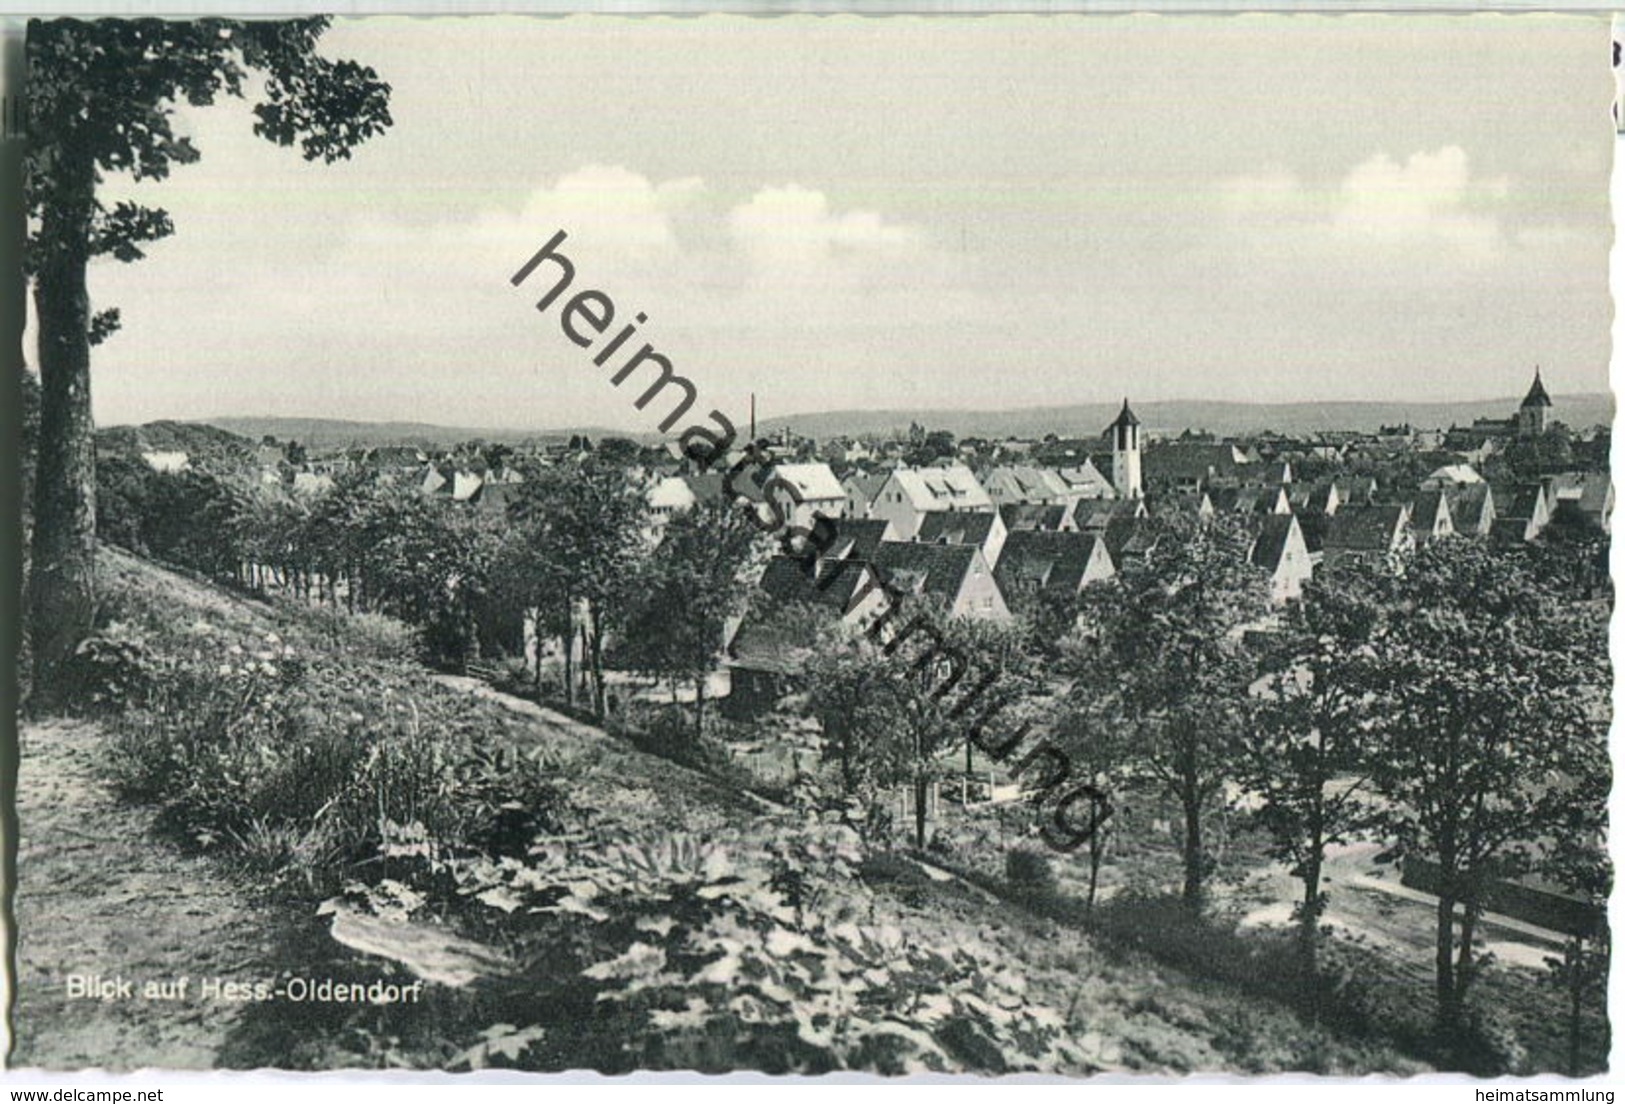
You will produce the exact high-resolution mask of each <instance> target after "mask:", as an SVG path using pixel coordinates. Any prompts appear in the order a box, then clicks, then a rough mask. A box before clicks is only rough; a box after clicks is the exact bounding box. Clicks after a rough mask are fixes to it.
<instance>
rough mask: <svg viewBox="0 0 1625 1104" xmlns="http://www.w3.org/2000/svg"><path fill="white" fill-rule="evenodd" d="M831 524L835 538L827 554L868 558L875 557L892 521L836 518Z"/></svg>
mask: <svg viewBox="0 0 1625 1104" xmlns="http://www.w3.org/2000/svg"><path fill="white" fill-rule="evenodd" d="M928 516H929V517H936V516H937V515H935V514H931V515H928ZM830 524H831V525H833V526H835V539H834V540H833V541H831V542H830V545H829V547H828V548H827V549H826V550H825V555H827V556H829V557H830V558H832V559H837V560H848V559H852V560H868V559H873V558H874V554H875V549H876V548H877V547H878V546H879V545H880V542H881V541H882V540H884V539H885V536H886V529H887V527H888V526H889V525H890V524H891V522H889V521H887V520H886V519H885V518H835V519H832V520H831V521H830Z"/></svg>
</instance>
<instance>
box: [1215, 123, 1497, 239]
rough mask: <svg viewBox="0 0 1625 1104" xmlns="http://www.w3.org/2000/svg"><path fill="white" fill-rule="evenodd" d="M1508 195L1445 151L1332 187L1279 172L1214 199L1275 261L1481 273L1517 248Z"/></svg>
mask: <svg viewBox="0 0 1625 1104" xmlns="http://www.w3.org/2000/svg"><path fill="white" fill-rule="evenodd" d="M1511 191H1512V187H1511V183H1510V181H1508V180H1507V179H1506V178H1505V177H1493V178H1487V179H1478V178H1475V177H1474V176H1473V173H1472V168H1471V165H1470V163H1469V160H1468V156H1467V153H1466V151H1465V150H1463V149H1462V148H1461V147H1459V146H1444V147H1442V148H1441V149H1439V150H1436V151H1433V152H1427V151H1419V152H1416V153H1412V154H1410V155H1409V156H1408V157H1407V158H1406V159H1405V160H1404V161H1403V162H1400V161H1396V160H1395V159H1394V158H1393V157H1391V156H1389V155H1388V154H1386V153H1378V154H1376V155H1374V156H1372V157H1370V158H1368V159H1367V160H1365V161H1362V162H1360V163H1359V164H1358V165H1355V166H1354V167H1353V168H1352V169H1350V170H1349V171H1348V172H1347V173H1346V174H1345V175H1344V176H1343V177H1342V179H1341V180H1339V181H1337V182H1336V183H1335V184H1334V185H1332V186H1329V187H1326V186H1322V187H1318V188H1317V187H1315V186H1314V185H1311V184H1307V183H1305V182H1304V181H1303V179H1302V178H1301V177H1299V176H1298V175H1297V174H1296V173H1294V172H1292V171H1290V170H1288V169H1285V168H1280V167H1272V168H1269V169H1266V170H1264V171H1262V172H1260V173H1257V174H1253V175H1247V176H1239V177H1232V178H1230V179H1228V180H1224V181H1221V182H1220V184H1219V185H1218V187H1217V189H1216V196H1217V200H1218V206H1219V209H1220V210H1221V212H1222V213H1223V215H1224V216H1225V218H1226V220H1227V221H1228V223H1229V225H1230V227H1231V228H1232V229H1236V230H1240V231H1242V232H1253V233H1257V234H1258V235H1260V236H1261V238H1262V239H1264V242H1263V244H1264V245H1266V247H1267V248H1269V249H1271V250H1272V251H1275V252H1280V251H1283V250H1284V251H1288V252H1293V253H1301V252H1304V251H1323V252H1332V253H1335V254H1337V255H1339V256H1340V257H1341V258H1343V259H1346V260H1353V261H1358V260H1360V259H1361V257H1362V255H1366V256H1376V257H1378V258H1380V259H1384V260H1387V261H1392V260H1393V259H1394V257H1395V255H1396V254H1406V255H1413V256H1425V257H1427V258H1429V259H1431V260H1433V261H1435V262H1439V261H1446V260H1454V261H1457V262H1463V263H1468V264H1483V263H1489V262H1494V261H1497V260H1499V259H1501V258H1502V257H1503V256H1504V255H1505V254H1506V252H1507V250H1508V248H1509V246H1510V245H1511V244H1512V239H1511V238H1510V237H1509V235H1508V233H1507V231H1506V229H1505V227H1504V226H1503V223H1502V218H1501V215H1502V212H1503V211H1504V209H1505V208H1506V206H1507V200H1508V197H1509V195H1510V194H1511Z"/></svg>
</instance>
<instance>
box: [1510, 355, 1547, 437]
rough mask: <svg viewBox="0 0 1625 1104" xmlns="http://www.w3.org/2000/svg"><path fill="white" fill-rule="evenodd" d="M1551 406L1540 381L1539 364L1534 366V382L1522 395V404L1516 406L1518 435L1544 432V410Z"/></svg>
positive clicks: (1532, 435)
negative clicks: (1526, 392) (1525, 393)
mask: <svg viewBox="0 0 1625 1104" xmlns="http://www.w3.org/2000/svg"><path fill="white" fill-rule="evenodd" d="M1551 408H1552V400H1551V398H1550V397H1548V396H1547V394H1546V388H1545V386H1543V385H1542V384H1541V382H1540V366H1539V365H1538V364H1537V365H1536V366H1535V382H1534V383H1532V384H1531V385H1530V386H1529V394H1527V395H1525V396H1524V397H1523V404H1522V405H1521V406H1519V407H1518V436H1519V437H1539V436H1540V435H1541V434H1542V433H1545V432H1546V412H1547V411H1548V410H1550V409H1551Z"/></svg>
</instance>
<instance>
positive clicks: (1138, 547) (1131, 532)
mask: <svg viewBox="0 0 1625 1104" xmlns="http://www.w3.org/2000/svg"><path fill="white" fill-rule="evenodd" d="M1101 539H1102V540H1103V541H1105V542H1106V551H1107V552H1108V553H1110V555H1111V558H1112V563H1114V564H1115V563H1121V562H1122V560H1123V557H1124V556H1125V555H1128V556H1136V555H1140V554H1142V553H1144V552H1145V551H1146V550H1148V549H1149V548H1150V547H1151V545H1152V544H1153V543H1154V538H1153V536H1152V528H1151V525H1150V521H1149V519H1148V518H1142V517H1135V516H1134V515H1132V514H1119V515H1117V516H1115V517H1113V518H1112V519H1111V520H1110V521H1108V522H1107V523H1106V531H1105V533H1103V534H1102V535H1101ZM999 558H1000V559H1001V560H1002V559H1003V558H1004V554H1003V553H1000V554H999Z"/></svg>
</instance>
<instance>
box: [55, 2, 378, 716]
mask: <svg viewBox="0 0 1625 1104" xmlns="http://www.w3.org/2000/svg"><path fill="white" fill-rule="evenodd" d="M327 26H328V21H327V20H326V19H325V18H311V19H296V20H284V21H276V22H243V21H237V20H221V19H203V20H194V21H186V22H168V21H164V20H158V19H136V20H117V19H103V20H96V21H94V22H82V21H79V20H72V19H58V20H51V21H39V20H36V21H34V22H32V23H30V24H29V29H28V41H27V51H26V56H27V64H28V100H27V113H28V116H27V124H28V142H27V147H26V151H25V154H24V169H25V172H26V174H27V185H26V188H27V195H26V199H25V204H26V209H27V214H28V219H29V233H28V238H27V241H26V244H25V249H24V264H25V268H26V270H27V272H28V274H29V275H30V276H31V277H32V279H33V282H34V298H35V306H36V313H37V315H38V318H39V368H40V382H41V417H40V442H39V455H38V469H37V479H36V484H35V518H36V525H35V528H34V533H33V544H34V547H33V557H32V563H31V574H30V580H29V588H30V606H31V609H30V616H31V619H32V623H31V629H30V631H31V634H32V636H33V645H34V647H33V658H34V663H35V668H36V670H35V679H34V684H33V690H34V692H35V694H37V695H39V696H40V699H41V702H40V704H44V705H50V704H52V703H53V702H54V701H60V700H64V699H65V696H66V692H67V689H68V688H67V687H65V686H63V685H62V684H61V683H60V682H59V681H58V680H57V678H56V677H55V676H56V675H57V674H58V673H60V669H61V666H62V663H63V661H64V660H65V659H66V658H67V656H68V655H69V654H70V653H71V651H72V649H73V647H74V646H75V645H76V644H77V642H78V641H79V639H80V638H82V637H83V635H84V633H85V632H87V631H88V630H89V628H90V624H91V619H92V616H93V611H94V606H95V583H94V557H95V538H96V505H95V489H96V479H95V463H96V457H95V442H94V437H93V423H92V419H91V404H90V349H91V346H92V345H94V344H96V343H99V342H100V341H102V340H105V339H106V338H107V337H108V336H109V335H110V334H111V333H112V332H113V331H114V330H115V329H116V328H117V326H118V314H117V311H116V310H112V309H108V310H102V311H100V312H96V313H92V310H91V304H90V298H89V293H88V290H87V286H86V266H87V265H88V263H89V262H90V261H91V260H92V259H93V258H96V257H103V256H110V257H112V258H114V259H116V260H119V261H125V262H129V261H135V260H139V259H140V258H141V257H142V256H144V255H145V252H144V247H145V246H147V245H150V244H151V243H152V242H155V241H158V240H160V239H162V238H164V237H167V236H168V235H170V234H171V233H173V232H174V229H175V227H174V224H173V222H172V221H171V219H170V217H169V214H168V212H166V211H164V210H162V209H161V208H154V207H145V206H142V205H141V204H138V203H134V202H131V201H127V200H125V201H119V202H116V203H111V204H108V203H104V202H103V201H102V199H101V198H100V196H99V195H98V190H99V187H100V185H101V184H102V183H103V181H104V180H105V178H106V175H107V174H110V173H112V174H128V175H129V176H130V177H131V178H133V179H135V180H138V181H140V180H162V179H165V178H166V177H167V176H168V175H169V173H170V171H171V170H172V169H173V168H174V167H175V166H176V165H185V164H189V163H191V162H194V161H196V160H197V159H198V156H199V153H198V150H197V149H196V147H194V146H193V145H192V144H191V142H190V141H189V140H188V138H187V137H186V136H185V135H178V134H176V133H175V129H174V126H173V119H174V115H175V110H176V107H177V105H179V104H181V103H185V104H187V105H189V106H192V107H204V106H208V105H210V104H213V103H214V102H215V100H216V99H217V98H218V97H220V96H222V95H226V96H234V97H243V96H245V95H246V94H247V93H248V92H249V91H250V88H251V85H252V82H251V80H250V77H251V75H252V74H258V75H259V77H260V78H261V80H260V81H259V83H258V85H257V87H256V88H255V91H257V94H258V96H259V101H258V102H257V103H256V104H255V106H254V108H253V114H254V120H255V121H254V124H253V126H254V132H255V133H256V134H258V135H259V136H261V137H263V138H266V139H267V140H269V141H272V142H275V143H277V144H279V145H284V146H291V145H295V144H297V145H298V146H299V149H300V152H301V153H302V154H303V156H304V157H305V158H306V159H307V160H322V161H326V162H332V161H337V160H340V159H343V158H347V157H349V156H350V151H351V149H352V148H353V147H354V146H355V145H357V144H359V143H360V142H362V141H365V140H366V139H368V138H370V137H372V136H374V135H376V134H379V133H381V132H382V131H383V130H384V129H385V128H386V127H388V126H389V125H390V123H391V119H390V116H389V109H388V99H389V86H388V85H386V84H384V83H383V82H382V81H380V80H379V79H378V76H377V74H376V73H375V72H373V70H372V69H370V68H368V67H366V66H363V65H360V64H358V63H356V62H353V61H334V60H331V59H328V58H324V57H322V56H320V55H319V54H317V53H316V43H317V40H318V39H319V38H320V37H321V35H322V33H323V31H325V30H326V28H327Z"/></svg>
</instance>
